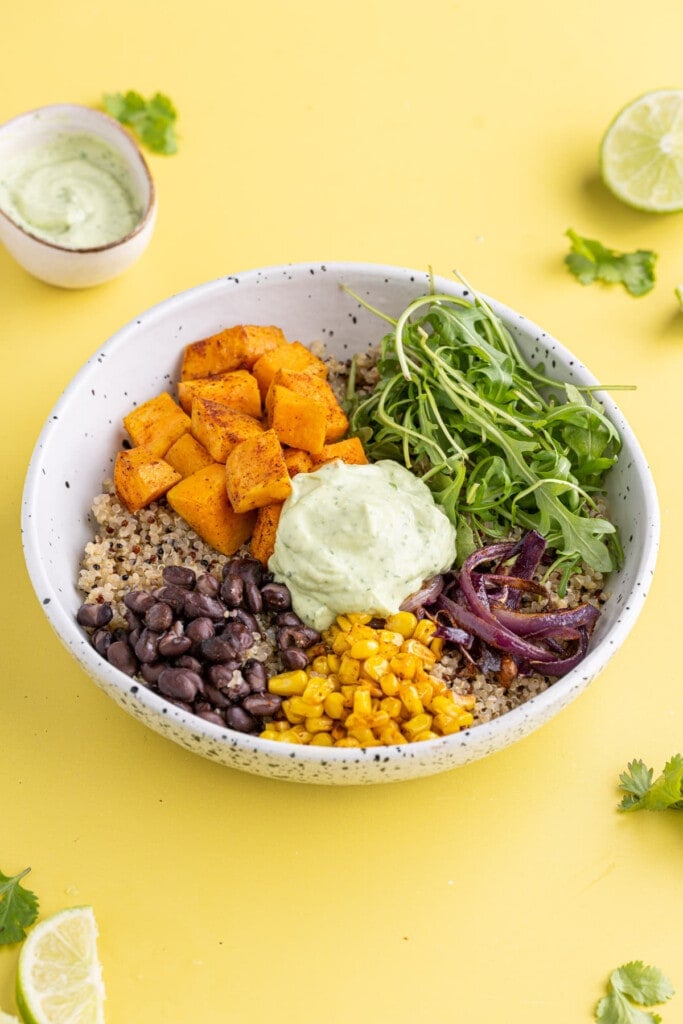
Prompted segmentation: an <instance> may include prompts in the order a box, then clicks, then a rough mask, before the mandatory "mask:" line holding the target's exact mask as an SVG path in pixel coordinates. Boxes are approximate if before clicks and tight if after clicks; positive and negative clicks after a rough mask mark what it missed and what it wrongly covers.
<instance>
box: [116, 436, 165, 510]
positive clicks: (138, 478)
mask: <svg viewBox="0 0 683 1024" xmlns="http://www.w3.org/2000/svg"><path fill="white" fill-rule="evenodd" d="M179 480H180V473H177V472H176V471H175V469H174V468H173V466H169V464H168V462H165V461H164V459H162V458H159V457H158V456H157V455H155V454H154V453H153V452H152V451H150V449H149V448H146V447H144V446H140V447H138V448H129V449H127V450H126V451H121V452H118V453H117V455H116V462H115V463H114V488H115V490H116V493H117V495H118V497H119V498H120V499H121V501H122V502H123V504H124V505H125V506H126V508H127V509H128V511H129V512H139V511H140V509H141V508H145V506H146V505H149V504H150V502H152V501H156V500H157V498H160V497H161V496H162V495H163V494H166V492H167V491H168V490H169V488H171V487H173V485H174V484H176V483H178V481H179Z"/></svg>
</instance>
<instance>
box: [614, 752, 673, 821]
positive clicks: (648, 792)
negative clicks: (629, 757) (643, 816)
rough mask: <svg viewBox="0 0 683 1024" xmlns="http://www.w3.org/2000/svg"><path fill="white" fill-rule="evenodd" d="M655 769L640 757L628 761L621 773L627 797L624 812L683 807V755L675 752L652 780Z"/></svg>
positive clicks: (622, 803) (621, 785)
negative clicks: (660, 772)
mask: <svg viewBox="0 0 683 1024" xmlns="http://www.w3.org/2000/svg"><path fill="white" fill-rule="evenodd" d="M653 776H654V771H653V769H652V768H648V767H647V765H646V764H645V763H644V762H643V761H641V760H634V761H629V764H628V767H627V770H626V771H625V772H622V774H621V775H620V776H619V780H620V783H621V784H620V786H619V789H621V790H623V792H624V794H625V795H624V796H623V797H622V801H621V803H620V804H619V810H621V811H642V810H647V811H667V810H676V811H680V810H683V756H681V754H675V755H674V756H673V757H672V758H671V759H670V760H669V761H667V762H666V764H665V765H664V771H663V772H662V774H661V775H659V776H658V777H657V778H656V779H654V781H653Z"/></svg>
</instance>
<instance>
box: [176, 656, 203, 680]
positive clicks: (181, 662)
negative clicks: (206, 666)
mask: <svg viewBox="0 0 683 1024" xmlns="http://www.w3.org/2000/svg"><path fill="white" fill-rule="evenodd" d="M173 665H174V667H175V668H189V669H190V671H192V672H196V673H197V675H201V672H202V667H203V666H202V663H201V661H199V660H198V659H197V658H193V657H192V655H190V654H181V655H180V657H179V658H174V659H173Z"/></svg>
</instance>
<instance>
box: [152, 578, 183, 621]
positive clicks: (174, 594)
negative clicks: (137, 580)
mask: <svg viewBox="0 0 683 1024" xmlns="http://www.w3.org/2000/svg"><path fill="white" fill-rule="evenodd" d="M153 596H154V598H155V599H156V600H157V601H165V603H166V604H170V606H171V608H172V609H173V611H174V612H175V613H176V615H180V614H181V613H182V612H183V611H184V608H185V598H186V597H188V596H189V595H188V591H187V590H185V589H184V588H183V587H176V586H173V584H171V583H168V584H166V585H165V586H163V587H159V588H158V589H157V590H155V591H153Z"/></svg>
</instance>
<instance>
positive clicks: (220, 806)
mask: <svg viewBox="0 0 683 1024" xmlns="http://www.w3.org/2000/svg"><path fill="white" fill-rule="evenodd" d="M2 36H3V43H4V45H3V47H2V53H3V56H2V89H1V90H0V120H5V119H7V118H9V117H11V116H13V115H15V114H18V113H20V112H21V111H23V110H26V109H29V108H31V107H34V106H38V105H40V104H44V103H50V102H56V101H75V102H81V103H86V104H94V103H96V102H97V101H98V98H99V96H100V94H101V92H102V91H103V90H109V91H114V90H117V89H127V88H137V89H139V90H141V91H142V92H144V93H150V92H152V91H154V90H156V89H161V90H164V91H166V92H168V93H169V94H170V95H171V96H172V97H173V99H174V100H175V102H176V103H177V105H178V108H179V110H180V114H181V118H180V126H179V127H180V132H181V141H180V146H181V148H180V152H179V154H178V155H177V156H175V157H171V158H162V157H154V156H151V157H150V164H151V167H152V170H153V173H154V176H155V178H156V182H157V185H158V190H159V204H160V205H159V221H158V226H157V230H156V234H155V236H154V238H153V241H152V244H151V246H150V249H149V250H148V252H147V253H146V254H145V256H144V257H143V258H142V260H141V262H140V263H139V264H138V265H137V266H135V267H134V268H133V269H132V270H130V271H128V272H127V273H126V274H125V275H124V276H122V277H121V278H119V279H118V280H116V281H114V282H112V283H110V284H108V285H104V286H102V287H100V288H97V289H94V290H91V291H87V292H75V293H69V292H63V291H59V290H57V289H54V288H50V287H48V286H46V285H43V284H41V283H39V282H37V281H34V280H33V279H31V278H30V277H28V276H27V275H26V274H25V273H24V271H22V270H21V269H19V268H18V267H17V266H16V265H15V264H14V263H13V262H12V260H11V259H10V257H9V256H8V255H7V254H6V253H5V252H4V250H3V251H2V252H0V335H1V337H2V350H1V359H2V367H3V372H2V381H3V385H2V394H3V401H2V418H3V427H2V435H1V436H2V500H1V505H0V509H1V514H2V552H3V565H2V570H3V583H2V603H3V631H2V633H3V645H2V646H3V654H4V662H5V664H4V671H3V673H2V683H0V723H1V736H2V739H1V742H0V868H1V869H2V870H3V871H5V872H12V873H13V872H16V871H19V870H20V869H22V868H23V867H24V866H26V865H27V864H30V865H31V867H32V869H33V870H32V873H31V875H30V876H29V879H28V881H29V882H30V884H31V885H32V886H33V887H34V888H35V890H36V891H37V892H38V893H39V895H40V898H41V909H42V912H43V913H44V914H47V913H49V912H52V911H55V910H57V909H59V908H61V907H64V906H68V905H72V904H75V903H91V904H92V905H93V906H94V908H95V912H96V915H97V919H98V922H99V925H100V931H101V939H100V952H101V958H102V961H103V965H104V977H105V982H106V985H107V991H108V1001H107V1013H108V1018H107V1019H108V1021H109V1022H110V1024H138V1022H140V1024H142V1022H144V1024H186V1022H188V1021H195V1020H205V1021H212V1022H214V1021H220V1022H222V1021H226V1022H228V1021H229V1022H238V1024H265V1022H271V1021H279V1022H282V1024H289V1022H294V1021H297V1022H299V1024H374V1022H378V1021H392V1022H393V1024H412V1022H414V1021H416V1020H420V1021H434V1022H439V1024H441V1022H443V1024H446V1022H448V1024H450V1022H454V1021H463V1022H465V1021H466V1022H468V1024H473V1022H474V1024H500V1022H507V1021H524V1022H525V1024H549V1022H553V1024H555V1022H558V1024H564V1022H567V1024H569V1022H572V1024H577V1022H584V1021H586V1022H589V1021H591V1020H592V1009H593V1005H594V1003H595V1001H596V1000H597V998H598V997H599V996H600V995H601V993H602V992H603V985H604V983H605V981H606V978H607V976H608V974H609V972H610V971H611V970H612V968H614V967H616V966H618V965H619V964H621V963H623V962H624V961H626V960H629V959H632V958H641V959H644V960H645V961H646V962H651V963H655V964H658V965H659V966H660V967H661V968H662V969H663V970H664V971H666V972H667V973H668V974H669V976H670V977H671V978H672V980H673V982H674V984H675V985H677V987H678V988H679V989H680V990H683V957H682V956H681V953H682V952H683V942H682V941H681V928H680V908H681V901H682V899H683V874H682V873H681V870H680V856H681V829H682V828H683V819H681V817H680V815H679V817H676V815H675V814H673V813H668V814H666V815H654V814H641V815H634V816H628V817H626V816H621V815H619V814H617V813H616V811H615V805H616V803H617V800H618V794H617V791H616V783H617V779H618V775H619V772H620V771H621V770H622V769H623V768H624V766H625V765H626V762H627V761H628V760H629V759H630V758H632V757H634V756H640V757H642V758H644V759H645V760H646V761H647V762H648V763H650V764H653V765H654V766H655V767H656V769H657V771H659V770H660V769H661V767H662V766H663V763H664V761H665V760H666V758H667V757H668V756H669V755H670V754H673V753H675V752H676V751H678V750H681V748H682V747H683V736H682V728H681V723H682V722H683V688H682V686H681V672H680V636H681V627H680V607H681V597H680V595H681V581H680V578H681V550H680V549H681V533H682V528H683V513H682V511H681V504H682V499H683V483H682V473H681V450H680V445H681V441H680V437H681V427H680V420H681V404H682V403H681V380H682V378H683V313H677V312H676V300H675V298H674V295H673V288H674V286H675V285H676V284H677V283H678V282H679V281H683V247H682V245H681V242H682V241H683V219H681V216H680V215H679V216H671V217H662V218H659V219H658V218H656V217H652V216H647V215H643V214H639V213H636V212H634V211H631V210H629V209H627V208H626V207H624V206H621V205H619V204H618V203H617V201H616V200H615V199H613V198H612V197H611V196H610V195H608V194H606V192H605V190H604V188H603V187H602V186H601V184H600V182H599V180H598V178H597V151H598V144H599V140H600V137H601V134H602V131H603V130H604V128H605V127H606V125H607V124H608V123H609V121H610V120H611V118H612V116H613V115H614V114H615V113H616V111H617V110H618V109H620V108H621V107H622V106H623V105H624V104H625V103H626V102H628V101H629V100H630V99H632V98H633V97H635V96H637V95H638V94H640V93H642V92H644V91H645V90H647V89H650V88H656V87H662V86H679V87H680V86H681V85H683V81H682V80H681V75H682V74H683V71H682V66H681V38H682V37H683V8H682V7H681V5H680V2H678V0H668V2H663V0H653V2H652V3H650V4H648V5H646V7H636V6H635V5H631V7H630V9H629V7H628V5H624V4H623V3H622V2H616V0H602V2H600V3H596V2H595V0H574V2H573V3H571V4H565V5H559V6H558V5H554V4H548V3H546V2H543V0H519V2H518V3H515V4H508V3H504V2H503V0H499V2H496V3H492V2H485V0H483V2H476V0H462V2H459V3H456V2H454V0H431V2H430V3H428V4H412V3H411V4H408V3H405V2H404V0H393V2H392V0H364V2H362V3H361V2H359V0H345V2H344V3H340V2H338V0H327V2H321V0H288V2H284V0H283V2H280V3H277V2H276V0H261V2H259V3H246V2H245V3H242V4H237V3H234V2H229V0H228V2H226V0H194V2H193V3H187V2H185V0H167V2H166V3H164V4H163V5H159V4H152V3H145V2H144V0H143V2H141V0H135V2H134V0H119V2H118V3H116V4H105V3H104V2H103V0H64V3H60V4H54V3H51V2H48V0H37V2H34V3H32V4H29V3H13V4H11V5H9V6H7V7H6V9H5V10H4V11H3V18H2ZM570 226H571V227H573V228H575V229H576V230H577V231H579V232H580V233H582V234H585V235H588V236H589V237H595V238H600V239H601V240H602V241H604V242H605V243H607V244H609V245H612V246H614V247H616V248H622V249H627V250H631V249H635V248H638V247H645V248H653V249H655V250H656V251H657V252H658V253H659V262H658V283H657V287H656V289H655V291H654V292H652V293H651V294H650V295H648V296H646V297H644V298H641V299H634V298H631V297H630V296H629V295H627V294H626V293H625V292H624V291H623V290H622V289H621V288H613V289H603V288H600V287H596V286H592V287H590V288H582V287H581V286H580V285H579V284H578V283H577V282H576V281H575V280H574V279H573V278H572V277H570V275H569V274H568V272H567V271H566V269H565V267H564V266H563V262H562V259H563V256H564V253H565V252H566V251H567V242H566V239H565V238H564V231H565V230H566V228H568V227H570ZM308 259H315V260H321V259H326V260H333V259H352V260H370V261H378V262H387V263H395V264H407V265H410V266H414V267H418V268H423V267H426V266H427V265H429V264H431V265H432V266H433V267H434V269H435V271H436V272H438V273H445V274H448V273H449V272H450V271H451V269H452V268H454V267H458V268H459V269H460V270H461V271H462V272H463V273H464V274H465V275H466V276H467V277H468V278H469V279H470V280H471V281H472V282H473V283H474V284H475V285H476V286H477V287H478V288H479V289H480V290H482V291H485V292H488V293H489V294H492V295H495V296H496V297H498V298H500V299H501V300H503V301H505V302H507V303H508V304H510V305H512V306H513V307H516V308H517V309H519V310H520V311H522V312H523V313H526V315H528V316H529V317H531V318H532V319H533V320H536V321H537V322H539V323H541V324H542V325H543V326H544V327H545V328H546V329H547V330H549V331H550V332H552V333H554V334H555V335H556V336H557V337H558V338H559V339H560V340H561V341H563V342H564V343H565V344H567V345H568V346H569V347H570V348H572V349H573V350H574V351H575V352H576V353H577V354H578V355H579V356H580V357H581V358H582V359H583V360H584V361H585V362H587V363H588V365H589V366H590V367H591V369H592V370H593V371H594V372H595V373H596V374H597V375H598V376H599V377H600V378H601V379H602V380H603V381H605V382H610V381H625V382H633V383H636V384H637V385H638V390H637V391H635V392H626V393H624V394H623V395H622V396H620V398H619V401H620V404H621V405H622V407H623V409H624V410H625V411H626V413H627V416H628V417H629V420H630V422H631V424H632V426H633V427H634V429H635V431H636V433H637V435H638V436H639V438H640V440H641V443H642V445H643V447H644V449H645V451H646V453H647V455H648V457H649V459H650V462H651V464H652V467H653V471H654V475H655V477H656V481H657V484H658V488H659V494H660V498H661V505H662V515H663V543H662V550H661V555H660V562H659V566H658V571H657V575H656V578H655V582H654V586H653V589H652V591H651V595H650V598H649V601H648V603H647V605H646V607H645V610H644V611H643V613H642V616H641V618H640V619H639V621H638V624H637V626H636V628H635V629H634V631H633V633H632V634H631V636H630V637H629V639H628V641H627V643H626V644H625V645H624V647H623V648H622V650H621V651H620V652H619V653H618V655H617V656H616V657H615V658H614V660H613V662H612V663H611V664H610V666H609V668H608V669H607V670H606V671H605V672H604V673H603V674H602V675H601V677H600V678H599V679H598V680H597V681H596V682H595V684H594V685H593V686H591V688H590V689H589V691H588V692H587V693H586V694H585V695H584V696H582V697H581V698H580V699H579V700H578V701H576V702H575V703H574V704H573V705H572V706H571V707H570V708H569V709H567V710H566V711H564V712H563V713H562V714H561V715H560V716H559V717H558V718H557V719H555V720H554V721H553V722H552V723H550V724H549V725H548V726H546V727H545V728H544V729H542V730H541V731H540V732H539V733H536V734H535V735H533V736H531V737H529V738H527V739H526V740H524V741H522V742H521V743H519V744H518V745H516V746H514V747H512V748H510V749H508V750H507V751H504V752H502V753H500V754H498V755H496V756H495V757H492V758H490V759H489V760H486V761H483V762H480V763H477V764H474V765H471V766H469V767H467V768H464V769H459V770H456V771H453V772H451V773H449V774H446V775H442V776H438V777H435V778H432V779H426V780H421V781H416V782H411V783H399V784H395V785H390V786H381V787H375V788H352V789H338V790H333V789H322V788H307V787H296V786H294V785H288V784H284V783H276V782H272V781H267V780H261V779H259V778H254V777H250V776H247V775H242V774H239V773H236V772H233V771H231V770H228V769H226V768H221V767H218V766H216V765H213V764H211V763H209V762H204V761H203V760H201V759H199V758H198V757H196V756H194V755H191V754H189V753H186V752H185V751H183V750H182V749H181V748H179V747H176V746H175V745H172V744H171V743H169V742H168V741H166V740H164V739H162V738H161V737H159V736H157V735H156V734H153V733H152V732H151V731H149V730H147V729H145V728H144V727H143V726H142V725H140V724H138V723H137V722H136V721H134V720H133V719H132V718H130V717H128V716H127V715H126V714H125V713H124V712H122V711H120V710H119V709H118V708H116V707H115V706H114V705H113V704H112V703H111V702H110V701H109V700H108V699H107V698H106V697H105V695H104V694H103V693H101V692H100V691H99V690H98V689H97V688H96V687H95V686H94V685H92V684H91V683H90V682H89V680H88V679H87V678H86V677H85V675H84V674H83V673H82V672H81V670H80V669H79V668H78V667H77V666H76V664H75V663H74V662H73V661H71V660H70V658H69V656H68V654H67V653H66V651H65V650H64V649H63V648H62V646H61V644H60V643H59V642H58V640H57V639H56V638H55V637H54V636H53V635H52V633H51V630H50V628H49V626H48V625H47V622H46V620H45V619H44V617H43V615H42V613H41V610H40V607H39V605H38V603H37V601H36V599H35V597H34V595H33V592H32V590H31V587H30V584H29V581H28V578H27V576H26V573H25V569H24V564H23V558H22V554H21V548H20V538H19V507H20V494H21V488H22V484H23V478H24V472H25V469H26V465H27V462H28V459H29V456H30V453H31V450H32V446H33V444H34V441H35V438H36V436H37V434H38V431H39V429H40V427H41V425H42V423H43V421H44V420H45V418H46V417H47V415H48V413H49V411H50V409H51V407H52V405H53V403H54V401H55V400H56V398H57V396H58V395H59V393H60V391H61V389H62V387H63V386H64V385H65V384H66V383H67V382H68V380H69V379H70V378H71V376H72V375H73V374H74V372H75V371H76V370H77V369H78V368H79V367H80V365H81V364H82V363H83V362H84V361H85V359H86V358H87V357H88V356H89V355H90V354H91V353H92V352H93V351H94V350H95V349H96V348H98V347H99V346H100V344H101V343H102V342H103V341H104V340H105V339H106V338H107V337H108V336H109V335H110V334H112V333H113V332H114V331H115V330H116V329H117V328H118V327H120V326H121V325H123V324H124V323H126V322H127V321H128V320H129V319H131V318H132V317H134V316H135V315H136V314H137V313H139V312H141V311H142V310H143V309H145V308H146V307H147V306H149V305H151V304H152V303H155V302H157V301H159V300H161V299H163V298H165V297H166V296H168V295H170V294H172V293H173V292H176V291H179V290H183V289H185V288H188V287H190V286H191V285H194V284H197V283H199V282H202V281H205V280H208V279H211V278H214V277H218V276H220V275H223V274H227V273H234V272H237V271H241V270H245V269H249V268H251V267H255V266H260V265H266V264H272V263H280V262H289V261H298V260H308ZM16 959H17V949H16V947H13V948H9V949H7V948H5V949H2V948H0V1006H2V1008H3V1009H5V1010H9V1009H10V1008H11V1007H12V1002H13V1000H12V988H13V976H14V970H15V965H16ZM662 1015H663V1019H664V1022H665V1024H675V1022H676V1021H683V991H681V992H680V994H679V995H678V996H676V997H675V998H674V1000H673V1002H671V1003H670V1004H669V1005H668V1006H666V1007H664V1008H663V1009H662Z"/></svg>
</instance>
